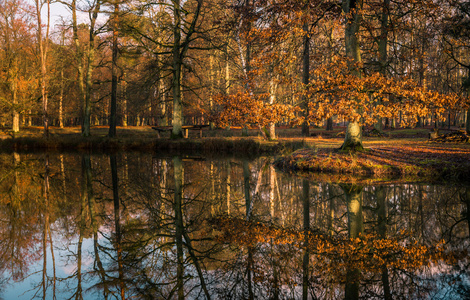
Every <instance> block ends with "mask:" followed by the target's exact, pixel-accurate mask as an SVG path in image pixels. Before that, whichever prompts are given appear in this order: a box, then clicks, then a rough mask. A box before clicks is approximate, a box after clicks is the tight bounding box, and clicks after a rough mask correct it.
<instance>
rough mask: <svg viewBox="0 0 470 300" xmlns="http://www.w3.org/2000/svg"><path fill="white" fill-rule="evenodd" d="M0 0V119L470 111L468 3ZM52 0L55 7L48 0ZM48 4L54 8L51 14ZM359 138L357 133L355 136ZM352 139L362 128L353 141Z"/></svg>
mask: <svg viewBox="0 0 470 300" xmlns="http://www.w3.org/2000/svg"><path fill="white" fill-rule="evenodd" d="M58 2H59V3H60V4H61V5H62V6H64V7H65V8H66V11H67V15H64V16H62V18H61V19H60V20H59V21H54V22H53V21H52V19H51V17H50V15H51V10H53V9H54V7H57V6H55V5H57V3H52V2H50V0H35V2H29V1H23V0H2V1H0V39H1V41H0V43H1V48H0V64H1V67H0V105H1V109H0V113H1V115H0V126H2V127H3V128H11V130H12V131H13V132H18V131H20V130H21V128H23V127H26V126H41V127H43V128H44V129H43V130H44V135H45V136H46V137H47V135H48V130H49V126H56V127H60V128H62V127H69V126H80V127H81V132H82V135H83V136H89V135H90V127H92V126H108V127H109V136H111V137H112V136H115V135H116V126H124V127H125V126H131V125H132V126H148V125H150V126H171V127H172V131H171V136H172V137H173V138H180V137H182V136H183V131H182V126H183V125H194V124H210V126H211V127H218V128H229V127H230V126H232V127H236V126H238V127H242V128H248V127H255V128H259V129H261V132H262V133H263V135H264V136H265V137H266V138H268V139H276V132H275V128H276V126H280V125H283V126H301V127H302V135H304V136H309V134H310V133H309V128H310V127H309V126H320V127H326V128H327V129H331V128H332V126H333V125H335V124H340V123H341V124H346V122H349V123H348V124H349V125H348V127H347V130H346V137H347V138H346V139H348V138H350V141H351V142H352V143H353V144H352V145H354V144H357V138H358V137H357V135H358V131H359V135H360V131H361V130H360V129H361V127H362V128H363V127H364V126H374V127H373V128H375V129H376V130H378V131H379V132H380V131H381V130H382V129H383V128H387V127H388V128H398V127H402V128H403V127H411V128H413V127H422V126H435V127H438V126H446V127H447V126H448V127H450V126H454V127H457V128H463V127H465V129H466V131H467V132H469V131H470V124H469V122H468V115H469V114H470V111H469V101H468V97H467V95H468V88H469V87H470V79H469V70H470V55H469V50H468V47H469V46H470V39H469V34H468V32H469V30H470V2H468V1H461V0H445V1H432V0H413V1H410V0H406V1H404V0H342V1H332V0H276V1H265V0H232V1H220V0H188V1H180V0H172V1H166V0H162V1H157V2H154V1H147V0H141V1H125V0H113V1H103V0H93V1H77V0H64V1H58ZM52 4H55V5H52ZM52 13H53V11H52ZM355 138H356V140H355ZM359 142H360V139H359Z"/></svg>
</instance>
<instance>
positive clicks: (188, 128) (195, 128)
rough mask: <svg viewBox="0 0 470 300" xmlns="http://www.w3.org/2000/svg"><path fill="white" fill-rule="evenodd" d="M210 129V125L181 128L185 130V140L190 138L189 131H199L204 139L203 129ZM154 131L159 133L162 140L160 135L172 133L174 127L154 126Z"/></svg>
mask: <svg viewBox="0 0 470 300" xmlns="http://www.w3.org/2000/svg"><path fill="white" fill-rule="evenodd" d="M206 127H209V125H184V126H182V127H181V128H182V129H183V136H184V138H185V139H187V138H188V135H189V132H188V131H189V130H199V137H200V138H202V129H203V128H206ZM152 129H153V130H156V131H157V135H158V138H160V133H161V132H165V131H171V130H172V129H173V127H171V126H153V127H152Z"/></svg>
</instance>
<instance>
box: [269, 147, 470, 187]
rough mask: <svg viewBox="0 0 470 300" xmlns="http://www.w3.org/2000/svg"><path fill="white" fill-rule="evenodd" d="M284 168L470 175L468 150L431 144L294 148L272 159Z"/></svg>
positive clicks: (435, 177)
mask: <svg viewBox="0 0 470 300" xmlns="http://www.w3.org/2000/svg"><path fill="white" fill-rule="evenodd" d="M275 165H276V166H277V167H278V168H280V169H283V170H286V171H293V172H296V171H306V172H318V173H333V174H350V175H354V176H358V175H359V176H367V177H369V178H375V179H379V178H381V177H388V176H393V177H403V178H404V177H417V178H420V179H421V180H426V181H435V180H446V181H462V180H463V181H466V180H468V178H470V149H466V148H444V147H438V146H436V147H431V146H424V145H423V146H382V147H374V148H369V149H368V151H364V152H356V153H341V152H338V151H336V150H334V149H320V150H308V149H302V150H298V151H296V152H294V153H292V154H290V155H287V156H284V157H281V158H279V159H277V160H276V161H275Z"/></svg>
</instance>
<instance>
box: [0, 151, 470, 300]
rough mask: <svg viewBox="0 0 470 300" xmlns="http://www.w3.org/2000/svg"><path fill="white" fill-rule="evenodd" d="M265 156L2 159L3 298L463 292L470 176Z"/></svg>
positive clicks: (468, 266) (469, 288)
mask: <svg viewBox="0 0 470 300" xmlns="http://www.w3.org/2000/svg"><path fill="white" fill-rule="evenodd" d="M271 162H272V158H268V157H261V158H257V159H255V160H243V159H238V158H225V159H209V158H207V159H204V158H200V157H166V158H163V157H155V156H153V155H151V154H136V153H120V154H115V155H92V156H90V155H80V154H61V155H59V154H36V155H33V154H11V155H9V154H2V155H0V168H1V171H0V174H2V175H1V176H0V206H1V207H0V298H2V299H32V298H39V299H178V298H179V299H183V298H185V299H208V298H211V299H359V298H361V299H469V294H470V279H469V278H470V261H469V255H468V252H467V250H468V249H469V246H470V243H469V241H470V239H469V227H470V223H469V221H470V216H469V211H470V189H469V187H468V186H465V185H460V184H452V185H429V184H422V183H419V184H418V183H400V182H394V183H387V184H381V185H371V184H366V183H356V184H351V183H347V184H346V183H341V182H334V183H332V182H318V181H313V180H307V179H303V178H300V177H296V176H292V175H288V174H284V173H282V172H279V171H277V170H276V169H274V168H273V166H272V165H271Z"/></svg>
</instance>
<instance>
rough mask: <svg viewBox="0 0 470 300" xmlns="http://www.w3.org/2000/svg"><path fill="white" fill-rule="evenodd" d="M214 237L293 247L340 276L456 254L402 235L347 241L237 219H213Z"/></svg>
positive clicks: (417, 265) (411, 265)
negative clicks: (345, 273) (359, 270)
mask: <svg viewBox="0 0 470 300" xmlns="http://www.w3.org/2000/svg"><path fill="white" fill-rule="evenodd" d="M212 224H213V228H214V229H216V230H217V231H218V234H216V236H215V238H216V240H217V241H219V242H221V243H230V244H237V245H242V246H248V247H254V246H256V245H257V244H263V243H270V244H274V245H285V246H293V247H294V248H297V249H307V248H308V250H309V251H310V254H312V255H315V260H316V262H317V263H318V264H319V265H321V266H322V268H321V269H324V270H329V271H332V272H334V273H335V274H342V273H343V272H344V270H345V269H346V268H359V269H362V270H367V271H368V272H373V273H380V272H381V271H382V266H384V265H386V266H388V267H392V268H396V269H406V270H415V269H418V268H421V267H423V266H429V265H430V264H431V263H432V262H437V261H439V260H446V261H452V260H453V258H454V257H455V255H458V253H445V251H444V247H443V243H442V242H440V243H438V244H436V245H433V246H426V245H423V244H418V243H417V242H416V241H411V239H408V235H407V234H406V233H405V232H401V233H399V234H398V235H397V236H394V237H390V238H380V237H378V236H377V235H375V234H365V235H362V236H361V237H360V238H355V239H350V238H348V237H347V236H346V235H338V236H327V235H322V234H319V233H315V232H311V231H309V232H308V233H307V234H308V236H307V234H306V232H305V231H296V230H289V229H284V228H278V227H275V226H272V225H266V224H262V223H259V222H251V221H246V220H243V219H237V218H224V217H221V218H217V219H214V220H213V222H212Z"/></svg>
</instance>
